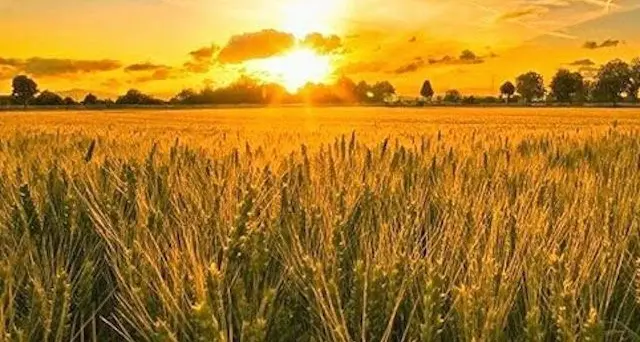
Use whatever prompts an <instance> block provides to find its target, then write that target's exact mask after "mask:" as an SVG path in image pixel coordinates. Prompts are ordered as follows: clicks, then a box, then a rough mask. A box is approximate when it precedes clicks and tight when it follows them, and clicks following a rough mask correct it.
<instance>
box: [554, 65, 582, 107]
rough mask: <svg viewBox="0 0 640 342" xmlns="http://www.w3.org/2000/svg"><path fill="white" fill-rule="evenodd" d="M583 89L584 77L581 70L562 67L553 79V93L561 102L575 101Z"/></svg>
mask: <svg viewBox="0 0 640 342" xmlns="http://www.w3.org/2000/svg"><path fill="white" fill-rule="evenodd" d="M583 89H584V79H583V78H582V75H581V74H580V73H579V72H571V71H569V70H567V69H560V70H558V72H557V73H556V75H555V76H554V77H553V80H552V81H551V93H552V94H553V96H554V97H555V98H556V100H557V101H559V102H569V103H571V102H573V100H574V99H576V97H577V96H578V95H579V94H580V93H581V92H582V91H583Z"/></svg>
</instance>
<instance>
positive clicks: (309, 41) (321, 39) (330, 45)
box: [301, 33, 342, 54]
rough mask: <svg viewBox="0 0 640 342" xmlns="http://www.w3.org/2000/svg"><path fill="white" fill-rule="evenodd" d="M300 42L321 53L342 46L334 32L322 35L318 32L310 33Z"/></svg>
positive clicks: (335, 49) (333, 50) (327, 52)
mask: <svg viewBox="0 0 640 342" xmlns="http://www.w3.org/2000/svg"><path fill="white" fill-rule="evenodd" d="M301 43H302V45H303V46H306V47H309V48H311V49H313V50H315V51H316V52H318V53H322V54H329V53H333V52H336V51H338V50H339V49H340V48H342V40H341V39H340V37H338V36H336V35H335V34H333V35H328V36H323V35H322V34H320V33H310V34H308V35H307V36H306V37H305V38H304V39H303V40H302V42H301Z"/></svg>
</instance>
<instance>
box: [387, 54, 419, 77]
mask: <svg viewBox="0 0 640 342" xmlns="http://www.w3.org/2000/svg"><path fill="white" fill-rule="evenodd" d="M425 65H426V62H425V61H424V59H422V57H416V58H414V59H413V60H412V61H411V62H409V63H407V64H405V65H402V66H400V67H399V68H397V69H396V70H394V71H393V73H395V74H398V75H401V74H406V73H411V72H416V71H418V70H420V69H422V68H423V67H424V66H425Z"/></svg>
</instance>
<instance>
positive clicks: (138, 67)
mask: <svg viewBox="0 0 640 342" xmlns="http://www.w3.org/2000/svg"><path fill="white" fill-rule="evenodd" d="M160 69H170V67H169V66H166V65H162V64H153V63H148V62H147V63H137V64H131V65H128V66H127V67H125V68H124V71H126V72H142V71H154V70H160Z"/></svg>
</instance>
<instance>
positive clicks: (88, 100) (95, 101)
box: [82, 94, 98, 106]
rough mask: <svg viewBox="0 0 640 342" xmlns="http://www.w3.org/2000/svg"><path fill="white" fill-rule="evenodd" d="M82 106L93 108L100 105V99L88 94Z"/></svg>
mask: <svg viewBox="0 0 640 342" xmlns="http://www.w3.org/2000/svg"><path fill="white" fill-rule="evenodd" d="M82 104H83V105H85V106H93V105H97V104H98V98H97V97H96V96H95V95H93V94H87V96H85V97H84V100H82Z"/></svg>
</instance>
